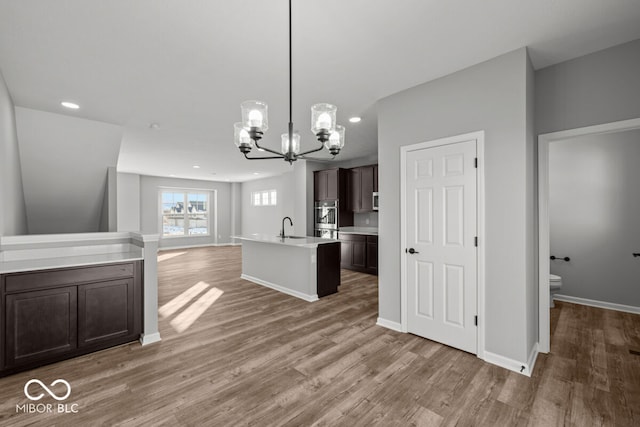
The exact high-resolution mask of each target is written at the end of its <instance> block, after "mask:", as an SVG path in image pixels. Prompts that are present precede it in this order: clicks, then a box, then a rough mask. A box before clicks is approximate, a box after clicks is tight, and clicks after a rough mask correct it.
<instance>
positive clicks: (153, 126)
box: [149, 123, 160, 129]
mask: <svg viewBox="0 0 640 427" xmlns="http://www.w3.org/2000/svg"><path fill="white" fill-rule="evenodd" d="M149 128H151V129H160V125H159V124H157V123H151V124H149Z"/></svg>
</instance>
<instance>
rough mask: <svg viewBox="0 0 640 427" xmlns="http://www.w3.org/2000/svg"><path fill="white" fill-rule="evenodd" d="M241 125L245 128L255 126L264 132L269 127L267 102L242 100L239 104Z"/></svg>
mask: <svg viewBox="0 0 640 427" xmlns="http://www.w3.org/2000/svg"><path fill="white" fill-rule="evenodd" d="M240 109H241V110H242V125H243V126H244V127H245V128H247V129H248V128H257V129H258V130H259V131H261V132H264V131H266V130H267V129H269V121H268V118H267V104H266V103H264V102H262V101H244V102H243V103H242V104H240Z"/></svg>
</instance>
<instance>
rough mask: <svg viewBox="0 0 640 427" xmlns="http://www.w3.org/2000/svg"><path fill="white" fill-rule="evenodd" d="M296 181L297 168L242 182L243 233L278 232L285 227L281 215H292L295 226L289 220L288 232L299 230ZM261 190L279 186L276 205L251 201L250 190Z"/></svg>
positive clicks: (286, 227)
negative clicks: (264, 204)
mask: <svg viewBox="0 0 640 427" xmlns="http://www.w3.org/2000/svg"><path fill="white" fill-rule="evenodd" d="M294 188H295V181H294V171H291V172H287V173H285V174H282V175H278V176H274V177H269V178H263V179H256V180H254V181H246V182H243V183H242V202H241V209H242V213H241V216H242V233H243V234H253V233H260V234H263V233H266V234H272V235H274V236H276V235H277V234H279V233H280V229H281V227H282V218H284V217H285V216H288V217H291V219H292V220H293V225H294V228H291V227H290V226H289V223H288V222H287V224H286V226H285V232H286V233H287V234H292V233H293V232H295V233H297V231H294V230H296V228H295V227H296V225H297V223H298V217H297V216H296V211H295V203H296V197H295V189H294ZM262 190H276V191H277V192H278V199H277V204H276V206H253V205H252V203H251V193H252V192H254V191H262Z"/></svg>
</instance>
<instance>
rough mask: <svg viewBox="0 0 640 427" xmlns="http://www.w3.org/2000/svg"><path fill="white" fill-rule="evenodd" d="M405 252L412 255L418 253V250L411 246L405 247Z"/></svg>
mask: <svg viewBox="0 0 640 427" xmlns="http://www.w3.org/2000/svg"><path fill="white" fill-rule="evenodd" d="M405 252H408V253H410V254H411V255H413V254H419V253H420V252H418V251H416V250H415V249H413V248H409V249H405Z"/></svg>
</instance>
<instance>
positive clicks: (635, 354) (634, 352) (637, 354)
mask: <svg viewBox="0 0 640 427" xmlns="http://www.w3.org/2000/svg"><path fill="white" fill-rule="evenodd" d="M629 353H631V354H633V355H634V356H640V351H638V350H631V349H629Z"/></svg>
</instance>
